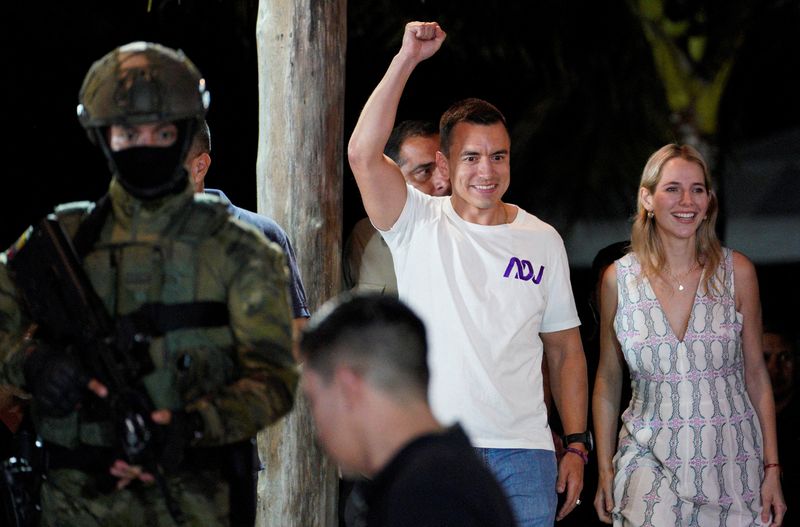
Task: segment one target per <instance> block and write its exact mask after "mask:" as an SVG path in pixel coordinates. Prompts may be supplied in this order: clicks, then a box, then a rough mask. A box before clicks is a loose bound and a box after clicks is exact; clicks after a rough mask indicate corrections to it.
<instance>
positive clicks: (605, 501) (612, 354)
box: [592, 265, 624, 523]
mask: <svg viewBox="0 0 800 527" xmlns="http://www.w3.org/2000/svg"><path fill="white" fill-rule="evenodd" d="M616 312H617V276H616V267H615V266H614V265H610V266H609V267H608V268H607V269H606V271H605V272H604V273H603V282H602V285H601V287H600V361H599V363H598V366H597V377H596V378H595V382H594V393H593V394H592V415H593V416H594V439H595V450H596V452H597V472H598V483H597V495H596V496H595V499H594V508H595V510H596V511H597V515H598V517H599V518H600V520H602V521H603V522H605V523H611V510H612V508H613V507H614V498H613V496H614V495H613V491H612V484H613V481H614V466H613V465H612V463H611V459H612V458H613V457H614V449H615V447H616V443H617V441H616V433H617V426H616V424H617V422H618V417H619V401H620V397H621V393H622V373H623V371H624V369H623V360H624V359H623V357H622V351H621V349H620V345H619V341H618V340H617V336H616V335H615V333H614V315H615V314H616Z"/></svg>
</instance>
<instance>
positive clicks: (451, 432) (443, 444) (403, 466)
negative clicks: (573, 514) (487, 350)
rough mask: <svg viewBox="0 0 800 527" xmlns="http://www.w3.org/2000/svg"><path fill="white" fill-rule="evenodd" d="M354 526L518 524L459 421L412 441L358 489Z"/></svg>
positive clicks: (497, 526) (488, 526) (499, 526)
mask: <svg viewBox="0 0 800 527" xmlns="http://www.w3.org/2000/svg"><path fill="white" fill-rule="evenodd" d="M354 492H355V493H356V495H355V496H354V502H355V504H356V508H359V509H361V508H362V507H363V509H362V510H361V511H360V513H358V514H357V517H356V520H355V523H354V527H401V526H402V527H449V526H452V527H470V526H475V527H513V526H515V525H516V522H515V521H514V519H513V515H512V512H511V507H510V505H509V504H508V500H507V499H506V497H505V494H504V493H503V490H502V489H501V488H500V485H499V484H498V483H497V481H496V480H495V478H494V476H493V475H492V474H491V472H489V469H488V468H487V467H486V466H485V465H484V463H483V462H482V461H481V460H480V459H479V458H478V457H477V456H476V454H475V451H474V449H473V447H472V446H471V445H470V443H469V439H467V436H466V435H465V434H464V431H463V430H462V429H461V427H460V426H459V425H454V426H453V427H451V428H449V429H447V430H445V431H444V432H442V433H440V434H428V435H424V436H421V437H418V438H417V439H414V440H413V441H411V442H410V443H409V444H408V445H406V446H405V447H403V449H401V450H400V452H398V453H397V454H396V455H395V457H394V458H393V459H392V460H391V461H389V463H387V464H386V466H385V467H384V468H383V469H382V470H381V471H380V472H379V473H378V474H377V475H376V476H375V478H374V479H373V480H372V481H369V482H364V483H360V484H358V485H357V486H356V490H354Z"/></svg>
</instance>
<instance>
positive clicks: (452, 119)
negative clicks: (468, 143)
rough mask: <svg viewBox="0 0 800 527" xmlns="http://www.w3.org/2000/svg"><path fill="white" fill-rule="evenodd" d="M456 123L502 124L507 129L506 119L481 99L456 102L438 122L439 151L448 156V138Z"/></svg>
mask: <svg viewBox="0 0 800 527" xmlns="http://www.w3.org/2000/svg"><path fill="white" fill-rule="evenodd" d="M458 123H471V124H483V125H490V124H495V123H503V126H504V127H506V130H507V129H508V125H507V124H506V118H505V117H503V114H502V113H500V110H498V109H497V108H496V107H495V106H494V105H492V104H490V103H488V102H486V101H484V100H483V99H475V98H472V99H464V100H463V101H458V102H457V103H455V104H453V105H452V106H451V107H450V108H448V109H447V111H446V112H444V114H442V118H441V119H440V120H439V150H440V151H441V152H442V153H443V154H444V155H445V156H447V155H449V151H450V138H451V136H452V134H453V128H455V127H456V125H457V124H458Z"/></svg>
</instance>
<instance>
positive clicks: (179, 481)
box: [0, 179, 297, 527]
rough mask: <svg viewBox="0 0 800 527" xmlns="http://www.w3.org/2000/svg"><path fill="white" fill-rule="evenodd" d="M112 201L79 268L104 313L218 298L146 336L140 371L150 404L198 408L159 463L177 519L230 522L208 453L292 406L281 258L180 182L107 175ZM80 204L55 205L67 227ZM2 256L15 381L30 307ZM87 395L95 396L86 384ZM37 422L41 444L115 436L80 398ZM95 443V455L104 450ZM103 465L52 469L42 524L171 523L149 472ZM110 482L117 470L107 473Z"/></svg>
mask: <svg viewBox="0 0 800 527" xmlns="http://www.w3.org/2000/svg"><path fill="white" fill-rule="evenodd" d="M109 194H110V198H111V203H112V210H111V212H110V213H109V215H108V216H107V218H106V219H105V220H104V223H103V226H102V229H101V231H100V235H99V239H98V240H97V241H96V242H94V244H93V245H92V248H91V249H90V250H89V252H88V254H87V255H86V256H85V258H84V260H83V262H84V268H85V269H86V271H87V274H88V276H89V278H90V280H91V282H92V284H93V286H94V288H95V290H96V291H97V293H98V294H99V296H100V297H101V298H102V300H103V302H104V304H105V306H106V308H107V309H108V311H109V313H111V314H112V316H114V317H118V316H123V315H126V314H129V313H131V312H133V311H135V310H137V309H138V308H139V307H140V306H141V305H142V304H144V303H163V304H175V303H191V302H202V301H217V302H223V303H225V304H226V305H227V308H228V314H229V323H228V324H227V325H223V326H217V327H200V328H182V329H177V330H174V331H169V332H167V333H166V334H165V335H163V336H160V337H156V338H154V339H153V340H152V342H151V344H150V347H149V355H150V358H151V359H152V361H153V363H154V366H155V369H154V370H153V372H152V373H150V374H149V375H148V379H146V381H145V383H144V384H145V385H146V386H147V388H148V395H149V396H150V398H151V400H152V401H153V403H154V405H155V407H156V408H169V409H172V410H187V411H192V410H194V411H197V412H199V414H200V416H201V417H202V422H203V430H202V437H197V438H196V439H195V440H194V442H193V443H192V444H191V445H190V447H189V448H187V450H186V452H187V457H186V461H185V462H184V463H182V464H181V465H180V466H179V467H178V469H177V470H176V471H174V472H173V473H171V474H167V477H166V480H167V483H168V488H169V490H170V494H171V495H172V496H173V497H174V501H175V502H176V503H177V505H178V506H179V508H180V510H181V512H182V514H183V516H184V517H185V519H186V525H226V524H227V521H228V520H227V515H228V503H227V502H228V496H227V485H226V484H225V481H224V479H223V478H222V477H221V476H220V474H219V467H215V466H214V463H213V462H208V461H209V458H213V453H214V452H216V450H215V448H214V447H219V446H220V445H226V444H230V443H232V442H236V441H241V440H245V439H247V438H250V437H253V436H254V435H255V434H256V433H257V431H259V430H260V429H262V428H264V427H265V426H266V425H268V424H270V423H272V422H274V421H275V420H276V419H278V418H280V417H281V416H283V415H284V414H286V413H287V412H288V411H289V410H290V409H291V407H292V403H293V398H294V392H295V389H296V384H297V370H296V367H295V364H294V362H293V359H292V355H291V329H290V327H291V326H290V310H289V304H288V289H287V272H286V269H285V259H284V257H283V255H282V253H281V252H280V249H278V248H277V246H275V245H274V244H271V243H270V242H268V241H266V239H265V238H263V236H262V235H261V233H259V232H257V231H256V230H255V229H253V228H251V227H249V226H246V225H244V224H243V223H239V222H238V221H236V220H233V219H232V218H230V217H229V215H228V213H227V212H226V209H225V206H224V205H222V204H220V203H218V202H217V201H216V200H215V199H214V198H209V197H206V196H203V195H198V196H195V195H194V192H193V189H192V187H191V186H190V185H188V184H187V186H186V188H185V190H184V191H183V192H181V193H179V194H170V195H168V196H166V197H163V198H159V199H157V200H150V201H141V200H139V199H137V198H134V197H133V196H132V195H130V194H129V193H128V192H127V191H126V190H124V189H123V188H122V186H121V185H120V184H119V182H118V181H117V179H114V180H112V182H111V185H110V191H109ZM87 205H88V204H84V205H74V204H73V205H71V206H65V207H60V208H59V209H57V210H56V215H57V216H58V217H59V219H60V221H61V223H62V225H63V226H64V227H65V229H66V231H67V232H68V233H71V234H73V235H74V233H75V231H76V230H77V228H78V226H79V224H80V223H81V221H83V219H84V218H85V217H86V216H87V213H88V211H89V207H87ZM5 257H6V255H5V254H4V255H3V256H2V258H3V265H2V266H0V346H1V347H0V357H2V358H3V360H2V365H1V366H0V382H3V383H9V384H12V385H15V386H20V387H21V386H24V382H25V381H24V378H23V367H22V366H23V359H24V356H25V351H24V350H25V348H26V347H27V345H26V343H25V342H24V336H23V335H24V332H25V331H26V329H27V327H28V325H29V321H28V320H26V315H25V313H24V312H23V311H22V310H21V307H20V305H19V303H18V300H17V293H16V292H15V288H14V285H13V282H12V277H11V276H10V274H9V271H8V268H7V267H6V265H5V263H6V258H5ZM87 397H95V396H94V395H87ZM32 410H33V416H34V419H35V423H36V427H37V431H38V432H39V434H40V435H41V436H42V438H43V439H44V440H45V441H46V442H47V443H48V444H51V445H56V446H58V447H62V448H66V449H67V450H70V449H78V450H76V451H77V452H87V453H89V454H90V455H89V456H88V457H92V456H91V453H92V452H95V451H96V452H98V453H99V452H107V448H106V447H113V445H114V442H115V437H114V428H113V426H112V425H111V423H109V422H89V421H87V420H86V419H85V415H84V412H83V410H82V408H79V409H78V410H77V411H75V412H73V413H71V414H69V415H67V416H66V417H64V418H45V417H43V416H41V415H37V414H36V402H35V401H34V402H33V404H32ZM104 455H105V454H102V455H100V454H99V455H98V457H99V458H100V459H105V458H104V457H103V456H104ZM107 479H108V476H107V469H104V468H103V466H100V467H98V469H97V470H93V469H92V470H76V469H74V468H59V469H51V470H50V471H49V473H48V478H47V481H46V482H45V485H44V488H43V492H42V505H43V509H44V511H43V524H45V525H104V526H105V525H147V526H149V527H152V526H158V525H174V523H175V522H174V520H173V518H172V517H171V516H170V513H169V512H168V510H167V507H166V502H165V499H164V496H163V494H162V492H161V491H160V489H159V487H158V486H157V485H143V484H140V483H134V484H132V485H130V486H129V487H127V488H126V489H123V490H121V491H118V490H114V489H113V487H111V488H109V486H108V481H106V480H107ZM112 483H113V482H112Z"/></svg>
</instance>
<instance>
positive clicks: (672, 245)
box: [593, 144, 786, 527]
mask: <svg viewBox="0 0 800 527" xmlns="http://www.w3.org/2000/svg"><path fill="white" fill-rule="evenodd" d="M717 212H718V203H717V198H716V195H715V194H714V191H713V190H712V186H711V178H710V174H709V171H708V167H707V165H706V162H705V161H704V160H703V158H702V156H701V155H700V154H699V153H698V152H697V150H695V149H694V148H692V147H691V146H679V145H674V144H670V145H666V146H664V147H662V148H661V149H659V150H658V151H656V152H655V153H654V154H653V155H652V156H651V157H650V159H649V160H648V161H647V164H646V166H645V168H644V171H643V172H642V180H641V183H640V188H639V204H638V212H637V215H636V219H635V221H634V225H633V228H632V233H631V247H630V252H629V253H628V254H627V255H625V256H624V257H623V258H621V259H619V260H617V262H615V265H613V266H611V267H609V268H608V269H607V270H606V272H605V273H604V276H603V283H602V290H601V305H600V312H601V321H600V325H601V327H600V331H601V334H600V339H601V340H600V364H599V367H598V372H597V380H596V383H595V389H594V396H593V410H594V427H595V435H596V443H597V459H598V469H599V481H598V490H597V495H596V497H595V502H594V504H595V509H596V510H597V513H598V515H599V516H600V519H601V520H603V521H605V522H606V523H612V522H613V524H614V525H616V526H622V525H635V526H637V527H638V526H648V525H651V526H657V527H661V526H678V525H681V526H683V525H696V526H711V525H713V526H752V525H772V526H779V525H780V524H781V522H782V520H783V515H784V513H785V511H786V504H785V501H784V498H783V494H782V492H781V486H780V465H779V460H778V445H777V439H776V432H775V405H774V401H773V398H772V390H771V386H770V381H769V375H768V373H767V369H766V366H765V364H764V359H763V355H762V351H761V306H760V303H759V296H758V283H757V279H756V273H755V269H754V267H753V264H752V263H751V262H750V261H749V260H748V259H747V258H746V257H745V256H743V255H742V254H739V253H737V252H735V251H732V250H730V249H727V248H723V247H721V246H720V243H719V240H718V239H717V236H716V234H715V231H714V226H715V222H716V218H717ZM623 361H625V362H627V364H628V368H629V370H630V372H631V373H630V376H631V379H630V382H631V388H632V393H633V395H632V397H631V401H630V404H629V405H628V407H627V410H625V412H623V414H622V429H621V431H620V432H619V437H618V443H617V442H616V441H615V434H616V432H617V419H618V417H619V416H618V411H617V409H618V408H619V400H620V390H621V386H622V382H623V378H622V377H623V373H622V372H623ZM615 446H616V453H615Z"/></svg>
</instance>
